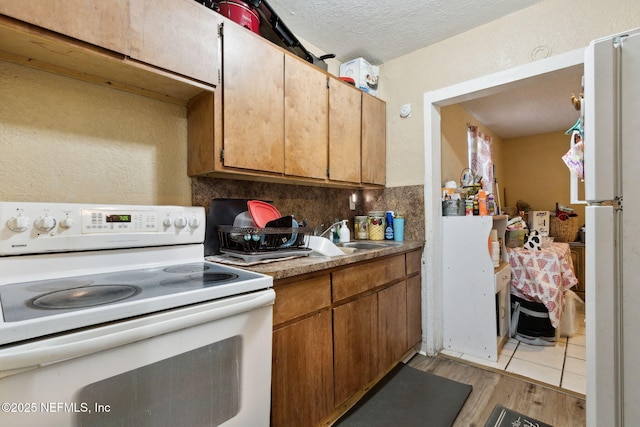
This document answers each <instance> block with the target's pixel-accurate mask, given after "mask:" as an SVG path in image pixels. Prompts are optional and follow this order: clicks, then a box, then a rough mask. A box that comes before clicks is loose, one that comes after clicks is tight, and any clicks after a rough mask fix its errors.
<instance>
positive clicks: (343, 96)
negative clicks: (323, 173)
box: [329, 78, 362, 184]
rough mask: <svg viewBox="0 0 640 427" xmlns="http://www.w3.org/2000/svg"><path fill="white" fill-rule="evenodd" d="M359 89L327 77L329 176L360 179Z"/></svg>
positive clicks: (335, 178)
mask: <svg viewBox="0 0 640 427" xmlns="http://www.w3.org/2000/svg"><path fill="white" fill-rule="evenodd" d="M361 97H362V95H361V92H360V90H358V89H354V88H353V87H350V86H349V85H347V84H346V83H343V82H341V81H339V80H337V79H334V78H331V79H329V179H331V180H333V181H344V182H352V183H357V184H359V183H360V164H361V159H360V127H361Z"/></svg>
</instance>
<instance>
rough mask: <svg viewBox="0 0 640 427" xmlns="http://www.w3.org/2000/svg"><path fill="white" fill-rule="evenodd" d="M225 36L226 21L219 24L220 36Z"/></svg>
mask: <svg viewBox="0 0 640 427" xmlns="http://www.w3.org/2000/svg"><path fill="white" fill-rule="evenodd" d="M222 36H224V23H222V24H220V25H218V37H222Z"/></svg>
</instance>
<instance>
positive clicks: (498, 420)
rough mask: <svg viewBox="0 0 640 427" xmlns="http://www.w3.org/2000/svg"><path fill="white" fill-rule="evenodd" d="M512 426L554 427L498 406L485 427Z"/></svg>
mask: <svg viewBox="0 0 640 427" xmlns="http://www.w3.org/2000/svg"><path fill="white" fill-rule="evenodd" d="M511 426H523V427H524V426H536V427H553V426H552V425H550V424H545V423H543V422H541V421H538V420H536V419H534V418H531V417H528V416H526V415H523V414H520V413H518V412H516V411H512V410H511V409H508V408H505V407H504V406H502V405H496V407H495V408H493V412H491V416H490V417H489V419H488V420H487V423H486V424H485V425H484V427H511Z"/></svg>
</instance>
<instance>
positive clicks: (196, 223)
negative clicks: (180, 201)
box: [189, 216, 200, 228]
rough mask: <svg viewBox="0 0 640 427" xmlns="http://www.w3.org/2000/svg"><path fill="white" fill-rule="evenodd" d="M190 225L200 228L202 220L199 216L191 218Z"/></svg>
mask: <svg viewBox="0 0 640 427" xmlns="http://www.w3.org/2000/svg"><path fill="white" fill-rule="evenodd" d="M189 227H191V228H198V227H200V220H199V219H198V217H195V216H194V217H193V218H191V220H189Z"/></svg>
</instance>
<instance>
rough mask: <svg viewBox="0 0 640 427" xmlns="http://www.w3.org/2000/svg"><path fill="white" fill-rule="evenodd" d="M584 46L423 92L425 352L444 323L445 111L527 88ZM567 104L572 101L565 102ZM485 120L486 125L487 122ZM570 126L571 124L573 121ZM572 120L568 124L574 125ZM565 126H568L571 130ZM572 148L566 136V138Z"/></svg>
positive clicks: (438, 344) (436, 343)
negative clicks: (442, 187) (443, 189)
mask: <svg viewBox="0 0 640 427" xmlns="http://www.w3.org/2000/svg"><path fill="white" fill-rule="evenodd" d="M583 61H584V50H583V49H578V50H575V51H571V52H568V53H565V54H561V55H556V56H553V57H551V58H547V59H544V60H540V61H536V62H533V63H530V64H526V65H523V66H520V67H516V68H513V69H510V70H505V71H502V72H499V73H496V74H492V75H489V76H485V77H481V78H478V79H474V80H471V81H468V82H464V83H460V84H457V85H454V86H450V87H447V88H443V89H439V90H436V91H432V92H427V93H425V95H424V107H425V109H424V111H425V118H424V123H425V129H424V134H425V186H424V188H425V190H424V191H425V194H424V200H425V221H426V222H425V232H426V247H425V254H424V257H425V264H426V265H427V266H430V271H429V272H428V273H429V274H424V275H423V277H424V278H425V286H424V291H423V307H424V309H423V313H424V316H423V330H425V331H427V333H426V340H425V342H424V343H423V348H422V351H423V352H424V353H426V354H428V355H435V354H437V353H438V352H439V351H440V350H441V349H443V348H444V345H443V325H442V318H443V313H442V304H441V303H440V301H441V300H442V269H443V266H442V255H441V254H442V216H441V212H442V211H441V204H440V197H441V186H442V182H441V179H442V164H441V158H442V150H443V146H442V123H441V109H442V108H444V107H447V106H451V105H454V104H461V103H467V102H473V101H476V100H482V99H483V98H489V97H492V96H496V95H505V94H508V93H518V92H519V91H521V89H522V88H523V86H526V85H530V84H531V82H532V81H534V80H535V79H538V78H542V77H544V76H548V75H549V74H553V73H555V72H557V73H562V72H563V71H565V70H567V69H570V68H573V67H577V66H578V67H581V66H582V64H583ZM563 102H567V103H568V102H569V100H565V101H563ZM485 124H486V123H485ZM571 124H572V123H571ZM571 124H569V125H568V127H569V126H571ZM487 125H489V124H487ZM568 127H567V128H568ZM567 148H568V138H567Z"/></svg>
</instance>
